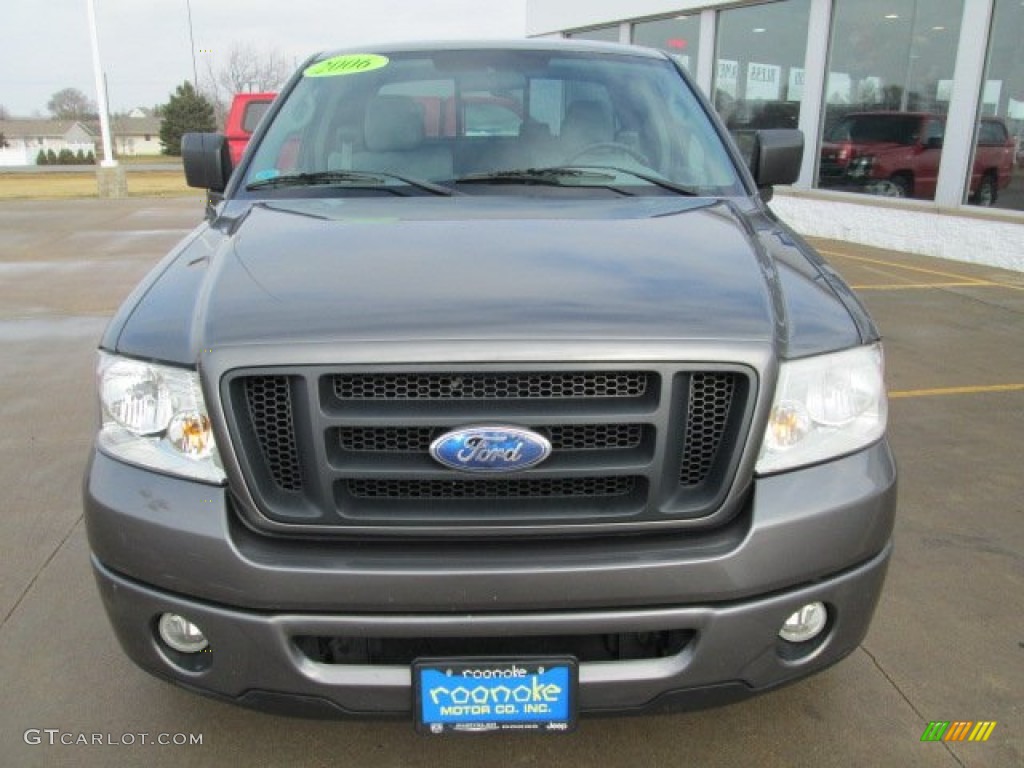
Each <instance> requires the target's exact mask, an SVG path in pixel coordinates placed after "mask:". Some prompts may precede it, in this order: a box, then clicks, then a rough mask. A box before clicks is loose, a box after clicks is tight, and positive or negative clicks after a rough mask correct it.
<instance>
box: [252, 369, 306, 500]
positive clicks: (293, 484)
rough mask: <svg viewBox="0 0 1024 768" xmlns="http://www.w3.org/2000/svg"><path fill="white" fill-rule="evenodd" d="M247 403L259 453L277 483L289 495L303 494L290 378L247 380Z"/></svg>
mask: <svg viewBox="0 0 1024 768" xmlns="http://www.w3.org/2000/svg"><path fill="white" fill-rule="evenodd" d="M245 402H246V406H247V407H248V411H249V419H250V422H251V423H252V428H253V431H254V432H255V433H256V441H257V442H258V443H259V446H260V453H261V454H262V455H263V460H264V461H265V462H266V464H267V469H268V470H269V471H270V475H271V477H273V478H274V482H275V483H276V484H277V485H278V486H279V487H281V488H283V489H284V490H286V491H301V490H302V471H301V469H300V467H299V452H298V448H297V446H296V444H295V424H294V419H293V415H292V393H291V387H290V386H289V382H288V377H287V376H247V377H246V379H245Z"/></svg>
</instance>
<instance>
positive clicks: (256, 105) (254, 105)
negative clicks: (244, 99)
mask: <svg viewBox="0 0 1024 768" xmlns="http://www.w3.org/2000/svg"><path fill="white" fill-rule="evenodd" d="M268 109H270V102H269V101H250V102H249V103H248V104H246V105H245V111H244V112H243V113H242V130H243V131H246V132H247V133H252V132H253V131H255V130H256V126H257V125H259V124H260V120H262V119H263V116H264V115H265V114H267V110H268Z"/></svg>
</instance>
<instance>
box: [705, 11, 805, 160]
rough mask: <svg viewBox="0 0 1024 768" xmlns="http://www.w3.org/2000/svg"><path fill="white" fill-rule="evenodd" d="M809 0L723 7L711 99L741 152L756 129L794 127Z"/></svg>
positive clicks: (801, 86) (747, 148)
mask: <svg viewBox="0 0 1024 768" xmlns="http://www.w3.org/2000/svg"><path fill="white" fill-rule="evenodd" d="M810 6H811V3H810V0H785V1H784V2H778V3H767V4H764V5H753V6H747V7H743V8H734V9H730V10H725V11H721V12H720V13H719V14H718V39H717V41H716V53H715V59H716V61H715V80H714V83H715V84H714V88H713V101H714V104H715V109H717V110H718V113H719V114H720V115H721V116H722V119H723V120H725V123H726V125H727V126H728V128H729V131H730V132H731V133H732V134H733V137H734V138H735V139H736V143H737V144H738V145H739V147H740V150H741V151H742V152H743V154H744V156H749V152H750V149H751V147H752V143H753V132H754V131H755V130H757V129H758V128H796V127H797V123H798V121H799V118H800V101H801V100H802V98H803V90H804V69H803V67H804V55H805V53H806V49H807V20H808V16H809V14H810Z"/></svg>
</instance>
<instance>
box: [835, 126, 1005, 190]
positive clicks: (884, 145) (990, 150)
mask: <svg viewBox="0 0 1024 768" xmlns="http://www.w3.org/2000/svg"><path fill="white" fill-rule="evenodd" d="M945 131H946V118H945V116H944V115H936V114H931V113H927V112H855V113H852V114H849V115H846V116H845V117H843V119H842V120H840V121H839V122H838V123H836V125H835V126H833V127H832V128H831V130H829V131H828V133H827V134H826V135H825V141H824V142H823V143H822V146H821V161H820V165H819V177H818V183H819V186H821V187H832V188H841V189H854V190H857V191H861V192H868V193H871V194H876V195H886V196H889V197H916V198H921V199H924V200H931V199H932V198H934V197H935V184H936V181H937V179H938V175H939V157H940V155H941V154H942V143H943V137H944V135H945ZM1013 150H1014V143H1013V139H1012V138H1011V137H1010V135H1009V132H1008V131H1007V129H1006V124H1005V123H1003V121H1002V120H999V119H998V118H993V117H983V118H982V119H981V125H980V128H979V130H978V135H977V145H976V151H975V153H974V167H973V169H972V172H971V185H970V198H971V202H972V203H976V204H978V205H992V204H993V203H995V201H996V197H997V196H998V194H999V190H1001V189H1005V188H1006V186H1007V185H1008V184H1009V183H1010V176H1011V174H1012V172H1013Z"/></svg>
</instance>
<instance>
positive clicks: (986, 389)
mask: <svg viewBox="0 0 1024 768" xmlns="http://www.w3.org/2000/svg"><path fill="white" fill-rule="evenodd" d="M1022 391H1024V384H989V385H983V386H975V387H942V388H939V389H903V390H897V391H895V392H890V393H889V399H890V400H893V399H898V398H904V397H937V396H940V395H979V394H985V393H991V392H1022Z"/></svg>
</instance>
